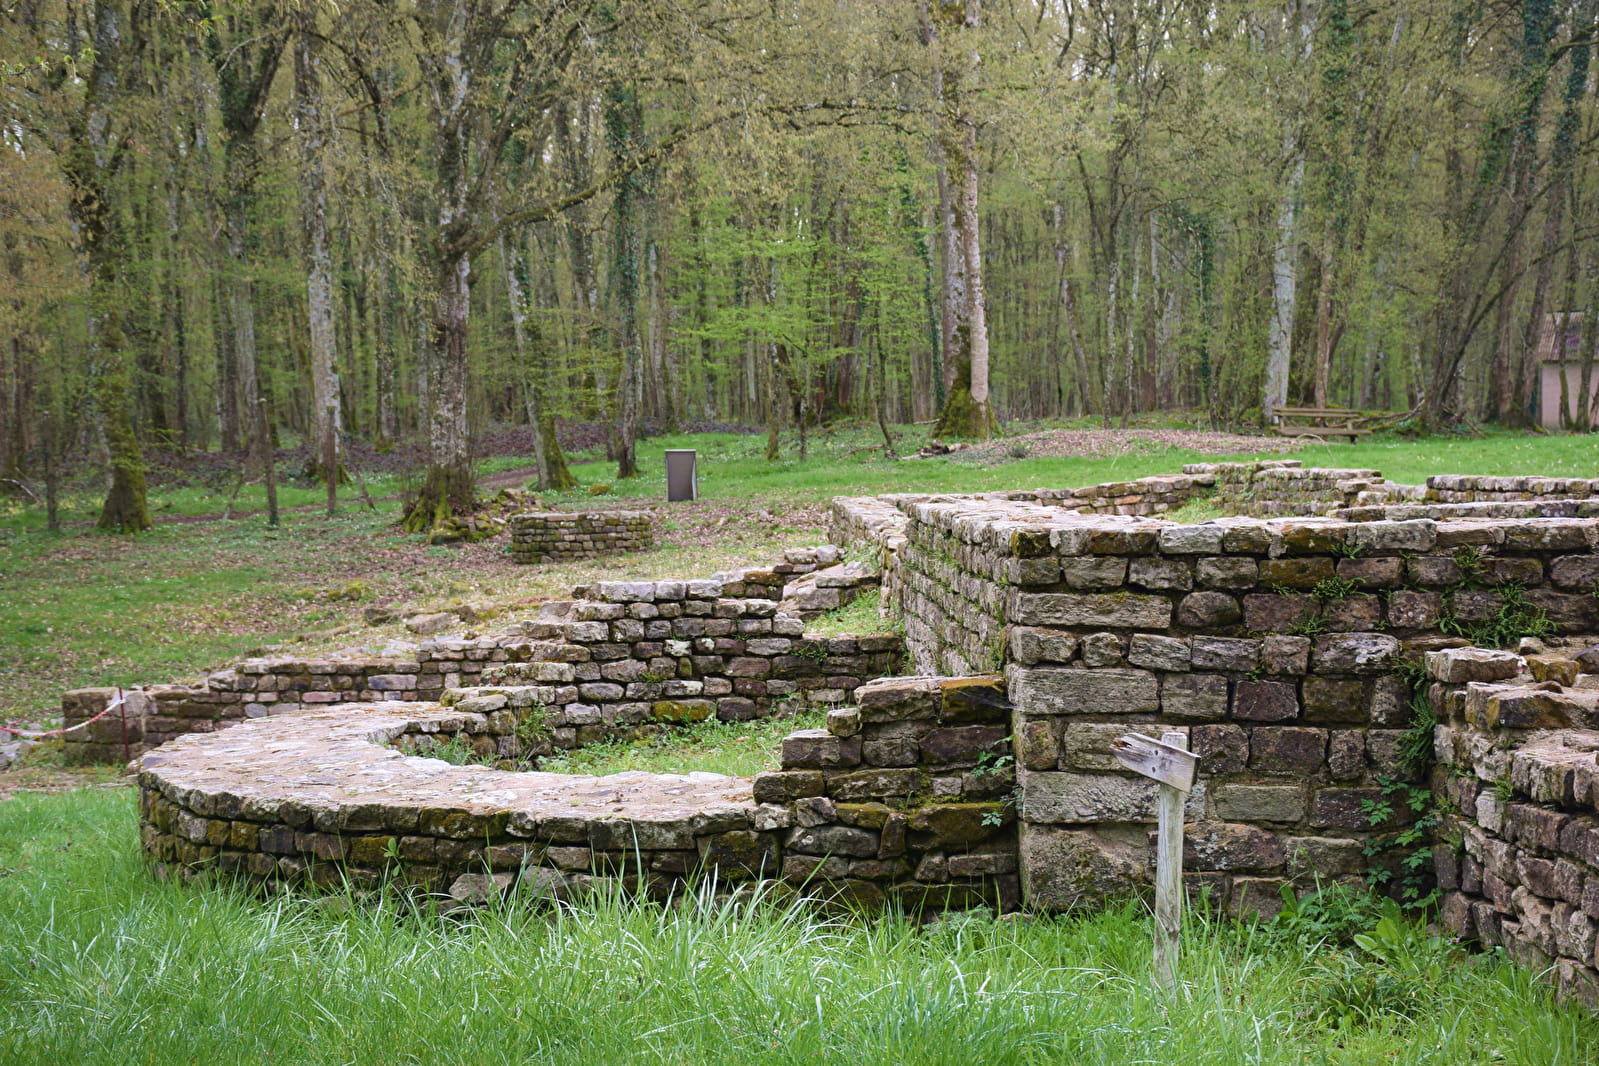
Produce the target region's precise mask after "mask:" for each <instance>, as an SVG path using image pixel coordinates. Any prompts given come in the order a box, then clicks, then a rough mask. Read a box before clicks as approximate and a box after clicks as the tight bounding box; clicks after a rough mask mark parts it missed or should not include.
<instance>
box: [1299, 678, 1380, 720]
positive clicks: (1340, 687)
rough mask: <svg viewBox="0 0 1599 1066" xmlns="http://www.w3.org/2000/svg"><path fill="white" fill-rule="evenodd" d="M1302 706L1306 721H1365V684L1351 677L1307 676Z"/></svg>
mask: <svg viewBox="0 0 1599 1066" xmlns="http://www.w3.org/2000/svg"><path fill="white" fill-rule="evenodd" d="M1304 707H1305V721H1307V722H1365V721H1366V720H1367V708H1366V698H1365V686H1364V684H1363V683H1362V682H1360V681H1356V680H1354V679H1351V678H1331V677H1315V676H1312V677H1307V678H1305V688H1304Z"/></svg>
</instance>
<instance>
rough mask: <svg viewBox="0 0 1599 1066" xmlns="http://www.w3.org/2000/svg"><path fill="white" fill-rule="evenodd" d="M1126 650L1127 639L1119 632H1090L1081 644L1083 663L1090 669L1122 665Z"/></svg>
mask: <svg viewBox="0 0 1599 1066" xmlns="http://www.w3.org/2000/svg"><path fill="white" fill-rule="evenodd" d="M1126 650H1127V644H1126V641H1125V640H1124V639H1123V638H1122V636H1121V635H1120V634H1118V633H1090V634H1088V635H1087V636H1086V637H1084V638H1083V640H1082V644H1081V651H1082V660H1083V665H1084V666H1086V667H1089V668H1090V669H1095V668H1100V667H1107V666H1120V665H1121V664H1122V659H1123V656H1124V654H1125V652H1126Z"/></svg>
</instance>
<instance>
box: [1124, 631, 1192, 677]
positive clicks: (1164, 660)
mask: <svg viewBox="0 0 1599 1066" xmlns="http://www.w3.org/2000/svg"><path fill="white" fill-rule="evenodd" d="M1127 661H1128V662H1129V663H1131V664H1132V665H1134V666H1142V667H1144V668H1146V669H1150V670H1164V671H1168V672H1183V671H1187V670H1188V668H1189V652H1188V641H1186V640H1183V639H1180V638H1177V637H1160V636H1155V635H1154V634H1151V633H1134V634H1133V636H1132V640H1131V642H1130V644H1129V647H1128V651H1127Z"/></svg>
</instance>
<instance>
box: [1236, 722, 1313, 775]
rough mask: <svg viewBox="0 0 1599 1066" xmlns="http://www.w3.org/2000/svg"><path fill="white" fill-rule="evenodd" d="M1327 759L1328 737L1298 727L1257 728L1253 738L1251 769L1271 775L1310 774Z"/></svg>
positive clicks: (1250, 753) (1250, 752)
mask: <svg viewBox="0 0 1599 1066" xmlns="http://www.w3.org/2000/svg"><path fill="white" fill-rule="evenodd" d="M1326 759H1327V733H1326V730H1322V729H1305V728H1300V727H1297V726H1274V725H1267V726H1257V727H1255V728H1254V729H1253V730H1251V731H1250V734H1249V768H1250V769H1251V770H1260V771H1265V772H1270V773H1279V774H1281V773H1291V774H1306V773H1313V772H1315V771H1316V770H1319V769H1320V768H1321V767H1322V765H1323V763H1325V762H1326Z"/></svg>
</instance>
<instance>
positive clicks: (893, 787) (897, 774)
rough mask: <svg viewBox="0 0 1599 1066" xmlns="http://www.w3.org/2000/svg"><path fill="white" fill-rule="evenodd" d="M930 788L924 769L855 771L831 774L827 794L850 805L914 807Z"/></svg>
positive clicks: (828, 779)
mask: <svg viewBox="0 0 1599 1066" xmlns="http://www.w3.org/2000/svg"><path fill="white" fill-rule="evenodd" d="M757 780H759V779H758V778H757ZM930 788H931V782H930V780H929V778H928V774H927V771H925V770H920V769H874V770H855V771H852V772H850V773H837V774H830V775H828V778H827V794H828V795H829V796H831V797H833V799H835V800H839V801H842V802H846V803H848V802H855V801H858V800H883V801H886V802H899V803H914V802H916V801H917V800H918V799H920V798H921V797H923V796H925V795H926V794H927V792H928V790H929V789H930Z"/></svg>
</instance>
